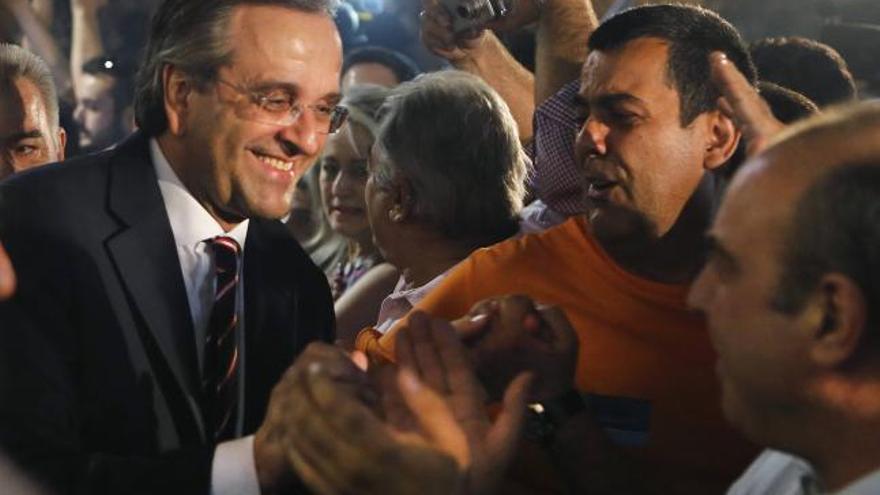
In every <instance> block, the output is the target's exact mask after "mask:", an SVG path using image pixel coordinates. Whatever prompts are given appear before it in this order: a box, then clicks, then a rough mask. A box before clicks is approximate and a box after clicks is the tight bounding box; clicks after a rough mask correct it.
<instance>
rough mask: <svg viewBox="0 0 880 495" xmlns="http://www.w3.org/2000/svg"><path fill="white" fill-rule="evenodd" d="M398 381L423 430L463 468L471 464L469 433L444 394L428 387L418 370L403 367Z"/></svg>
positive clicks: (402, 393) (407, 403) (404, 398)
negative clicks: (417, 372) (447, 402)
mask: <svg viewBox="0 0 880 495" xmlns="http://www.w3.org/2000/svg"><path fill="white" fill-rule="evenodd" d="M397 381H398V384H399V386H400V392H401V395H402V396H403V400H404V401H405V402H406V405H407V406H408V407H409V409H410V410H411V411H412V413H413V416H415V418H416V421H417V422H418V423H419V426H421V428H422V430H423V431H424V432H425V433H426V434H427V435H428V437H429V438H430V439H431V440H432V441H433V442H434V443H435V445H436V446H437V447H439V448H440V449H441V450H443V451H444V452H446V453H447V454H449V455H450V456H452V457H453V458H454V459H455V461H456V462H457V463H458V465H459V466H460V467H461V468H462V469H464V468H466V467H467V466H469V465H470V463H471V456H470V449H469V448H468V440H467V436H466V435H465V432H464V430H463V429H462V428H461V426H460V425H459V424H458V421H456V419H455V415H454V414H453V412H452V410H451V409H450V408H449V406H448V405H447V404H446V402H445V401H444V400H443V397H441V396H440V395H439V394H437V393H436V392H434V391H433V390H431V389H430V388H429V387H427V386H425V384H423V383H422V382H421V380H419V379H418V377H417V376H416V375H415V373H413V372H412V371H411V370H408V369H406V368H402V369H401V370H400V373H399V374H398V380H397Z"/></svg>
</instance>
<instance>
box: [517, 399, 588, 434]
mask: <svg viewBox="0 0 880 495" xmlns="http://www.w3.org/2000/svg"><path fill="white" fill-rule="evenodd" d="M586 409H587V404H586V402H584V398H583V397H582V396H581V394H580V392H578V391H577V390H575V389H570V390H569V391H568V392H565V393H564V394H562V395H560V396H557V397H554V398H552V399H550V400H546V401H541V402H533V403H531V404H529V405H528V410H527V411H526V429H525V435H526V438H528V439H529V440H531V441H533V442H535V443H539V444H541V445H543V446H545V447H549V446H550V445H552V444H553V440H554V437H555V435H556V432H557V431H558V430H559V428H561V427H562V425H563V424H564V423H565V422H566V421H568V420H569V418H571V417H572V416H574V415H576V414H578V413H580V412H581V411H584V410H586Z"/></svg>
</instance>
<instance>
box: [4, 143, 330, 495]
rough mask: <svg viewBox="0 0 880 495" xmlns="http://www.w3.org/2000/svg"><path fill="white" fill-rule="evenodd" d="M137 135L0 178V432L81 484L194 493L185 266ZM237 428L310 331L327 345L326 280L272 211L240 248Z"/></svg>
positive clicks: (203, 481)
mask: <svg viewBox="0 0 880 495" xmlns="http://www.w3.org/2000/svg"><path fill="white" fill-rule="evenodd" d="M147 143H148V141H147V139H146V137H144V136H143V135H138V134H135V135H134V136H133V137H131V138H130V139H128V140H127V141H126V142H124V143H122V144H121V145H120V146H119V147H118V148H117V149H115V150H111V151H107V152H103V153H100V154H97V155H91V156H87V157H83V158H81V159H75V160H71V161H68V162H65V163H63V164H56V165H49V166H46V167H44V168H40V169H36V170H34V171H32V172H28V173H26V174H23V175H21V176H18V177H14V178H13V179H11V180H9V181H7V182H5V183H3V184H2V185H0V239H2V242H3V243H4V244H5V246H6V247H7V249H8V251H9V253H10V256H11V257H12V260H13V263H14V265H15V268H16V270H17V273H18V276H19V291H18V294H17V295H16V297H15V298H14V299H13V300H12V301H11V302H8V303H5V304H3V305H0V339H2V340H0V372H2V373H0V441H2V446H0V448H2V449H5V450H6V451H7V453H8V454H9V455H10V456H12V457H13V458H14V459H16V460H17V461H18V462H19V463H20V464H21V465H22V466H23V467H24V468H25V469H26V470H28V471H30V473H31V474H32V475H34V476H35V477H36V478H38V479H41V480H43V481H48V482H49V483H50V484H51V485H52V486H53V487H54V488H55V489H56V490H60V491H64V492H83V493H114V494H115V493H193V494H198V493H208V491H209V486H210V470H211V462H212V459H213V451H214V445H212V444H211V443H210V442H208V441H207V440H206V439H205V438H204V434H203V427H202V412H201V409H202V405H201V399H200V391H199V388H200V386H199V382H200V375H199V371H198V366H197V357H196V348H195V345H196V344H195V337H194V331H193V328H192V321H191V318H190V311H189V307H188V302H187V297H186V293H185V288H184V283H183V276H182V274H181V269H180V264H179V261H178V257H177V251H176V248H175V245H174V239H173V235H172V232H171V227H170V224H169V221H168V216H167V214H166V212H165V207H164V204H163V202H162V197H161V193H160V192H159V187H158V184H157V181H156V176H155V172H154V168H153V165H152V163H151V161H150V159H149V153H148V145H147ZM244 271H245V272H244V283H245V287H244V294H245V333H246V337H245V339H246V340H245V352H246V355H245V356H246V359H245V380H246V382H245V394H246V400H245V402H246V404H245V418H244V424H245V433H252V432H254V431H255V430H256V429H257V427H258V426H259V425H260V423H261V421H262V419H263V416H264V414H265V411H266V405H267V402H268V397H269V394H270V391H271V389H272V387H273V386H274V384H275V383H276V382H277V381H278V380H279V378H280V377H281V375H282V373H283V372H284V370H285V369H286V368H287V367H288V366H289V365H290V364H291V362H292V361H293V360H294V358H295V357H296V356H297V354H298V353H299V352H300V351H301V350H302V349H303V348H304V347H305V346H306V345H307V344H308V343H309V342H312V341H316V340H320V341H325V342H332V340H333V333H334V317H333V303H332V299H331V297H330V291H329V287H328V285H327V281H326V279H325V277H324V275H323V274H322V273H321V271H320V270H318V269H317V268H316V267H315V266H314V265H313V264H312V262H311V260H309V258H308V256H307V255H306V254H305V253H304V252H303V251H302V249H301V248H300V247H299V245H298V244H297V243H296V241H294V240H293V238H292V237H291V236H290V235H289V234H288V233H287V231H286V229H285V228H284V227H283V226H282V225H281V224H280V223H279V222H277V221H268V220H260V219H253V220H252V221H251V224H250V227H249V229H248V238H247V245H246V249H245V255H244Z"/></svg>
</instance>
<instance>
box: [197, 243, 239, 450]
mask: <svg viewBox="0 0 880 495" xmlns="http://www.w3.org/2000/svg"><path fill="white" fill-rule="evenodd" d="M207 242H208V243H209V245H210V246H211V249H212V250H213V252H214V267H215V268H214V273H215V274H216V277H217V289H216V291H215V293H214V307H213V308H212V309H211V317H210V319H209V320H208V331H207V335H206V342H205V370H204V375H203V377H204V378H203V384H204V387H205V399H206V405H207V409H206V412H207V414H206V422H205V426H206V429H207V433H208V438H209V439H213V440H214V441H221V440H227V439H229V438H233V437H234V436H235V423H236V421H235V419H236V418H235V416H236V412H237V410H238V386H239V384H238V375H239V363H240V362H241V356H240V355H239V348H238V335H237V331H236V328H237V327H238V315H236V312H235V306H236V304H235V297H236V293H237V292H238V291H237V290H236V289H237V286H238V263H239V258H240V256H241V246H239V245H238V242H236V240H235V239H233V238H231V237H226V236H217V237H215V238H213V239H210V240H209V241H207Z"/></svg>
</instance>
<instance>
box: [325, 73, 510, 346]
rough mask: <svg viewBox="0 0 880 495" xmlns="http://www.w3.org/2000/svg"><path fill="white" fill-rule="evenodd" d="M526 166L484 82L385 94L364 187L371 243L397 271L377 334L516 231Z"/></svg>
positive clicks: (427, 80) (431, 84) (454, 78)
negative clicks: (451, 273)
mask: <svg viewBox="0 0 880 495" xmlns="http://www.w3.org/2000/svg"><path fill="white" fill-rule="evenodd" d="M526 163H527V159H526V158H525V156H524V154H523V152H522V150H521V148H520V143H519V137H518V134H517V130H516V123H515V122H514V120H513V117H512V116H511V114H510V110H509V109H508V107H507V105H506V104H505V103H504V101H503V100H502V99H501V98H500V97H499V95H498V94H497V93H495V91H493V90H492V89H491V88H490V87H489V86H487V85H486V84H485V83H484V82H483V81H482V80H480V79H478V78H476V77H474V76H471V75H469V74H466V73H464V72H459V71H451V70H450V71H441V72H435V73H431V74H426V75H423V76H421V77H419V78H418V79H416V80H414V81H412V82H408V83H404V84H402V85H400V86H398V87H397V88H396V89H395V90H393V93H392V95H391V96H390V97H389V98H388V100H387V101H386V103H385V106H384V108H383V117H382V121H381V124H380V127H379V129H378V133H377V135H376V141H375V144H374V145H373V148H372V151H371V153H370V161H369V167H370V177H369V180H368V181H367V185H366V202H367V211H368V215H369V219H370V224H371V226H372V232H373V240H374V242H375V244H376V247H377V248H378V250H379V252H380V253H381V254H382V256H383V257H384V258H385V260H386V262H388V263H390V264H391V265H393V266H395V267H396V268H397V269H398V270H399V271H400V273H401V277H400V280H399V281H398V284H397V287H396V288H395V290H394V292H393V293H392V294H391V295H389V296H388V297H387V298H385V300H384V301H383V302H382V305H381V307H380V311H379V315H378V327H377V328H378V329H379V330H380V331H382V330H385V329H387V328H390V327H391V325H392V324H393V323H394V322H395V321H396V320H397V319H399V318H401V317H402V316H404V315H405V314H406V313H407V312H408V311H409V310H410V309H411V308H412V306H413V305H414V304H415V303H416V302H417V301H418V300H419V299H421V297H422V296H423V295H424V294H426V293H427V292H428V291H429V290H430V289H431V288H432V287H433V286H434V285H436V284H437V283H438V282H439V281H440V280H441V279H442V278H443V276H444V274H445V273H446V272H447V271H448V270H449V269H450V268H452V267H453V266H455V265H456V264H457V263H458V262H460V261H461V260H463V259H464V258H466V257H467V256H468V255H469V254H470V253H471V252H472V251H473V250H475V249H478V248H480V247H484V246H488V245H491V244H495V243H497V242H499V241H502V240H504V239H507V238H509V237H512V236H514V235H516V234H517V233H518V232H519V211H520V210H521V208H522V203H523V196H524V195H525V177H526ZM340 337H342V338H343V340H348V339H352V340H353V337H354V336H348V335H340Z"/></svg>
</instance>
